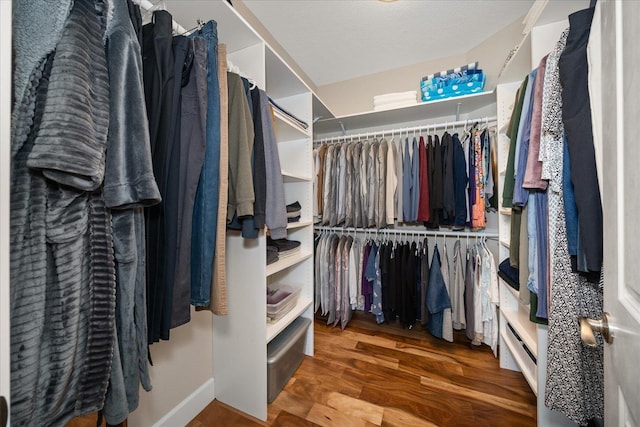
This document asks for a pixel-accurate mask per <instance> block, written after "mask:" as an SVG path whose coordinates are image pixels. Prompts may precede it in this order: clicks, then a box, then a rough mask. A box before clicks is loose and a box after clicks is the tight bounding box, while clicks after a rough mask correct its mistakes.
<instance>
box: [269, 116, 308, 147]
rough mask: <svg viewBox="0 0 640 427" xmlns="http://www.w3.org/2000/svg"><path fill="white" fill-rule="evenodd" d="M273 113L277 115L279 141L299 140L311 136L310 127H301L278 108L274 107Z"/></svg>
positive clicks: (277, 136)
mask: <svg viewBox="0 0 640 427" xmlns="http://www.w3.org/2000/svg"><path fill="white" fill-rule="evenodd" d="M273 115H274V116H275V117H276V138H277V140H278V142H287V141H297V140H299V139H305V138H310V137H311V133H310V132H309V130H308V129H303V128H301V127H300V126H298V124H297V123H296V122H294V121H293V120H291V119H290V118H289V117H287V116H286V115H285V114H283V113H281V112H280V111H279V110H277V109H276V108H274V109H273Z"/></svg>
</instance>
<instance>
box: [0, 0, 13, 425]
mask: <svg viewBox="0 0 640 427" xmlns="http://www.w3.org/2000/svg"><path fill="white" fill-rule="evenodd" d="M10 94H11V0H7V1H5V0H0V396H2V397H5V398H6V399H7V401H8V399H9V385H10V376H11V368H10V365H9V358H10V351H9V341H10V332H9V331H10V329H9V238H8V236H9V173H10V164H11V162H10V152H11V137H10V129H11V96H10ZM0 405H2V403H1V402H0ZM4 412H5V409H4V407H2V406H0V427H4V423H3V421H4V416H6V413H4Z"/></svg>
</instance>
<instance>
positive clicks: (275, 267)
mask: <svg viewBox="0 0 640 427" xmlns="http://www.w3.org/2000/svg"><path fill="white" fill-rule="evenodd" d="M311 256H313V252H311V251H304V250H301V251H300V252H299V253H296V254H293V255H290V256H288V257H284V258H282V259H280V260H278V261H276V262H274V263H273V264H269V265H267V277H268V276H271V275H272V274H276V273H277V272H279V271H282V270H284V269H286V268H289V267H291V266H293V265H296V264H298V263H300V262H302V261H304V260H305V259H308V258H311Z"/></svg>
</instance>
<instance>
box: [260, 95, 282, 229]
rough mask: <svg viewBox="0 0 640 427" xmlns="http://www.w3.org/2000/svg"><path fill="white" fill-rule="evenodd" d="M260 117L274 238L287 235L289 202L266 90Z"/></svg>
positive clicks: (269, 223)
mask: <svg viewBox="0 0 640 427" xmlns="http://www.w3.org/2000/svg"><path fill="white" fill-rule="evenodd" d="M260 117H261V119H262V136H263V138H264V162H265V167H266V169H267V204H266V209H265V222H266V223H267V227H269V232H270V233H271V238H272V239H284V238H286V237H287V203H286V202H285V198H284V182H283V180H282V170H281V169H280V156H279V155H278V141H276V135H275V132H274V129H273V119H272V116H271V106H270V105H269V98H268V97H267V94H266V93H265V92H264V91H262V90H261V91H260Z"/></svg>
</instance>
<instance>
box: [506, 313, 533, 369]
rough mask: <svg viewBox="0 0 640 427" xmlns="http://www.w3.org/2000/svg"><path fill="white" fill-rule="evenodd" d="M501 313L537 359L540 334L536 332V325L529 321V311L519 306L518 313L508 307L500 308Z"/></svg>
mask: <svg viewBox="0 0 640 427" xmlns="http://www.w3.org/2000/svg"><path fill="white" fill-rule="evenodd" d="M500 311H501V312H502V314H503V315H504V318H505V319H506V320H507V322H509V323H510V324H511V326H512V327H513V329H515V331H516V333H517V334H518V335H519V336H520V338H521V339H522V342H524V344H525V345H526V346H527V348H528V349H529V351H531V353H532V354H533V356H534V357H536V358H537V357H538V332H537V331H536V324H535V323H533V322H531V321H530V320H529V311H528V310H527V309H526V308H525V307H523V306H522V304H518V311H517V312H516V311H514V310H511V309H509V308H506V307H500Z"/></svg>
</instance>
